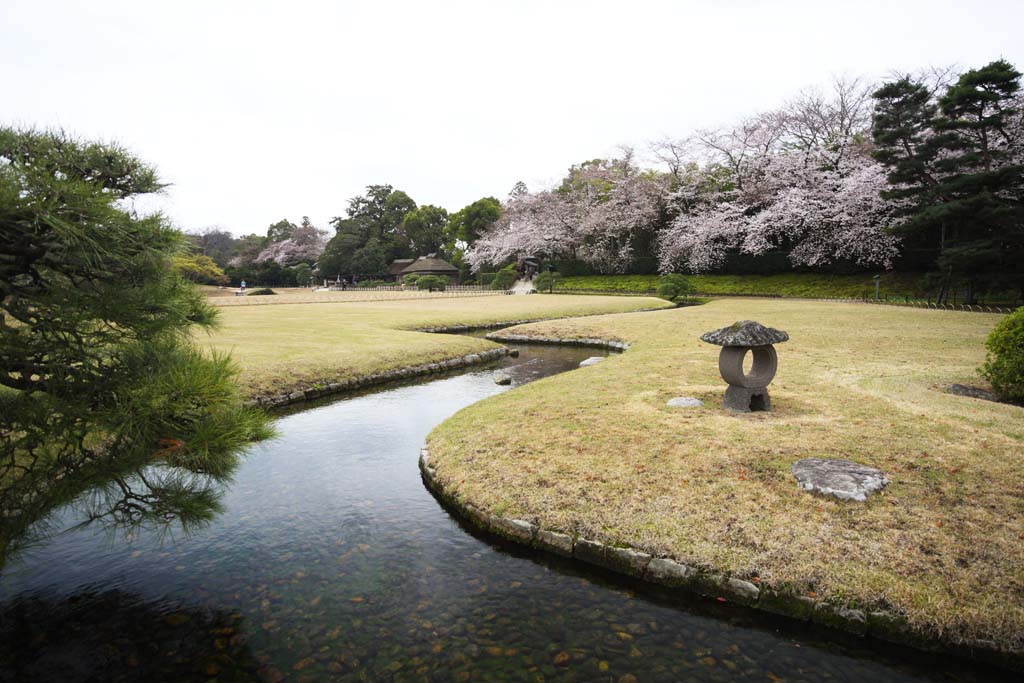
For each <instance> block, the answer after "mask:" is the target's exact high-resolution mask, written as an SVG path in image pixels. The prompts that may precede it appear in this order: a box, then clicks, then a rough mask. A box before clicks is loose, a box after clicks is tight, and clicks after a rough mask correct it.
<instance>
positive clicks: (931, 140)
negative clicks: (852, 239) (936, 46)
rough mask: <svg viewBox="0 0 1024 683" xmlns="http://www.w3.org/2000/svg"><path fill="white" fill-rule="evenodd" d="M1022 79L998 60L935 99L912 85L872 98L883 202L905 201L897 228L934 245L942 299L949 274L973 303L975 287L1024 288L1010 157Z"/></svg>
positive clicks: (1023, 234) (1022, 176)
mask: <svg viewBox="0 0 1024 683" xmlns="http://www.w3.org/2000/svg"><path fill="white" fill-rule="evenodd" d="M1020 76H1021V74H1020V73H1019V72H1018V71H1017V70H1016V69H1014V68H1013V67H1012V66H1011V65H1010V64H1009V63H1007V62H1005V61H1002V60H1000V61H996V62H992V63H991V64H989V65H987V66H985V67H982V68H981V69H974V70H971V71H968V72H966V73H964V74H963V75H962V76H961V77H960V78H959V80H958V81H957V82H956V83H955V84H953V85H952V86H950V87H949V88H948V89H947V91H946V92H945V93H944V94H943V95H942V96H941V97H940V98H939V99H938V101H935V99H934V97H933V95H932V93H931V92H930V91H929V90H928V88H927V87H926V86H925V85H924V84H922V83H918V82H914V81H913V80H911V79H910V78H902V79H899V80H897V81H895V82H893V83H888V84H886V85H884V86H882V87H881V88H879V89H878V90H877V91H876V92H875V93H874V98H875V100H876V112H875V117H874V121H873V128H872V132H873V137H874V141H875V145H876V151H875V158H876V159H878V160H879V161H880V162H882V163H883V164H885V165H886V167H887V168H888V179H889V183H890V185H891V187H890V189H889V190H888V191H887V192H885V193H884V195H885V196H886V197H887V198H890V199H893V200H895V201H896V202H899V203H902V212H903V214H904V220H903V221H902V223H901V224H900V225H899V227H898V230H899V231H901V232H902V233H903V234H904V235H905V236H906V237H907V238H908V239H909V240H928V241H931V242H933V243H935V244H936V245H937V259H936V265H937V266H938V267H939V268H940V269H941V271H942V272H943V274H944V276H945V285H944V287H943V288H942V289H943V294H942V295H940V298H941V297H942V296H943V295H944V292H945V289H946V285H948V284H949V282H950V281H951V280H952V279H953V278H954V277H956V278H959V279H961V280H962V281H963V282H964V283H965V285H966V287H967V300H968V301H969V302H970V301H973V299H974V297H975V296H976V294H977V290H978V286H979V284H982V285H994V284H1006V283H1010V282H1012V283H1013V284H1015V285H1016V286H1017V287H1022V286H1024V282H1022V273H1024V265H1022V263H1024V203H1022V198H1024V167H1022V166H1021V165H1020V164H1019V163H1015V160H1014V159H1013V158H1012V157H1011V156H1009V155H1008V153H1007V150H1008V149H1009V148H1010V142H1011V140H1012V136H1013V131H1010V130H1009V128H1010V126H1013V125H1017V126H1019V125H1020V118H1019V115H1018V114H1019V112H1017V111H1016V109H1015V108H1014V106H1013V105H1014V98H1015V96H1016V94H1017V92H1018V90H1019V88H1020Z"/></svg>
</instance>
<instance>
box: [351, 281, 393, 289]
mask: <svg viewBox="0 0 1024 683" xmlns="http://www.w3.org/2000/svg"><path fill="white" fill-rule="evenodd" d="M389 284H391V283H390V282H388V281H387V280H360V281H359V285H358V286H359V287H366V288H368V289H372V288H373V287H383V286H384V285H389Z"/></svg>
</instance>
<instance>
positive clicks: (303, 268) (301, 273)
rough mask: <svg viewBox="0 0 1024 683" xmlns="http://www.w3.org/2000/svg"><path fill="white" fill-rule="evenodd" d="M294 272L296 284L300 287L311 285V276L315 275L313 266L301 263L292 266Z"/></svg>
mask: <svg viewBox="0 0 1024 683" xmlns="http://www.w3.org/2000/svg"><path fill="white" fill-rule="evenodd" d="M292 273H294V274H295V284H297V285H298V286H299V287H306V286H308V285H309V280H310V278H312V277H313V268H311V267H310V265H309V264H308V263H300V264H299V265H297V266H295V267H294V268H292Z"/></svg>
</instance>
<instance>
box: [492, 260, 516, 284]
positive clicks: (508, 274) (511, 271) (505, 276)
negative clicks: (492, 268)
mask: <svg viewBox="0 0 1024 683" xmlns="http://www.w3.org/2000/svg"><path fill="white" fill-rule="evenodd" d="M518 277H519V274H518V273H516V267H515V266H513V265H508V266H505V267H504V268H502V269H501V270H499V271H498V272H497V273H495V274H494V279H493V280H491V289H509V288H511V287H512V285H514V284H515V283H516V279H517V278H518Z"/></svg>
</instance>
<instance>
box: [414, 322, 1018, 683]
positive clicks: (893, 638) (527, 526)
mask: <svg viewBox="0 0 1024 683" xmlns="http://www.w3.org/2000/svg"><path fill="white" fill-rule="evenodd" d="M484 336H486V338H487V339H490V340H492V341H496V342H500V343H506V344H526V343H532V344H542V345H548V346H556V347H580V346H584V347H588V348H591V349H606V350H607V349H610V350H614V351H626V350H628V349H629V344H627V343H625V342H621V341H616V340H606V339H597V338H568V339H563V338H558V337H539V336H531V335H525V334H510V333H507V332H505V331H503V330H500V331H497V332H492V333H488V334H486V335H484ZM419 467H420V473H421V474H422V476H423V481H424V483H425V484H426V486H427V488H429V489H430V490H431V491H432V492H433V493H434V494H435V495H436V496H437V497H438V499H439V500H440V501H441V502H442V503H443V504H444V505H446V506H447V507H448V508H449V509H450V510H451V511H452V512H453V513H454V514H457V515H459V516H461V517H462V518H463V519H465V520H466V521H467V522H468V523H469V524H471V525H472V526H474V527H476V528H477V529H479V530H481V531H483V532H484V533H489V534H491V535H493V536H496V537H500V538H502V539H505V540H507V541H510V542H513V543H517V544H520V545H523V546H526V547H531V548H535V549H538V550H540V551H542V552H544V553H547V554H553V555H559V556H561V557H567V558H573V559H575V560H578V561H580V562H583V563H585V564H588V565H592V566H596V567H601V568H603V569H605V570H608V571H611V572H614V573H616V574H622V575H625V576H630V577H633V578H636V579H640V580H642V581H644V582H648V583H653V584H658V585H661V586H664V587H667V588H671V589H675V590H678V591H685V592H689V593H694V594H697V595H700V596H703V597H705V598H712V599H715V600H722V601H728V602H732V603H735V604H737V605H743V606H745V607H748V608H752V609H757V610H762V611H765V612H769V613H771V614H775V615H779V616H782V617H786V618H789V619H794V620H797V621H805V622H813V623H816V624H819V625H822V626H825V627H828V628H830V629H835V630H838V631H845V632H847V633H851V634H854V635H857V636H865V635H867V636H870V637H872V638H876V639H878V640H882V641H887V642H889V643H893V644H898V645H903V646H909V647H912V648H915V649H919V650H922V651H929V652H945V653H950V654H955V655H957V656H959V657H963V658H966V659H974V660H978V661H985V662H990V663H994V664H996V665H997V666H1000V667H1003V668H1006V669H1010V670H1015V671H1024V658H1022V657H1021V656H1020V655H1019V654H1015V653H1006V652H1003V651H1000V650H998V649H996V648H995V647H993V646H992V645H991V643H988V642H978V643H974V644H973V645H968V644H962V643H957V642H955V641H952V640H950V639H948V638H947V637H946V634H945V633H936V634H930V635H929V634H922V633H920V632H918V631H915V630H914V629H913V628H912V627H911V626H910V625H909V624H908V623H907V621H906V620H905V619H904V618H903V617H902V616H900V615H898V614H896V613H893V612H888V611H865V610H860V609H855V608H852V607H847V606H844V605H840V604H834V603H831V602H828V601H825V600H820V599H816V598H814V597H809V596H807V595H802V594H800V593H795V592H792V591H785V590H771V589H769V588H765V587H762V586H759V585H757V584H755V583H752V582H750V581H747V580H745V579H742V578H737V577H733V576H730V575H729V574H728V573H722V572H713V571H707V570H703V569H700V568H697V567H691V566H688V565H686V564H682V563H680V562H677V561H675V560H674V559H672V558H669V557H653V556H652V555H650V554H649V553H647V552H644V551H643V550H640V549H637V548H633V547H630V546H628V545H606V544H605V543H602V542H601V541H599V540H597V539H588V538H584V537H582V536H579V535H577V534H571V533H567V532H566V531H565V530H562V529H557V528H547V527H545V526H539V525H537V524H534V523H531V522H530V521H528V520H523V519H516V518H511V517H505V516H502V515H501V514H491V513H489V512H487V511H485V510H482V509H480V508H479V507H477V506H476V505H474V504H473V503H472V502H471V501H469V500H466V499H465V497H464V496H463V495H462V494H460V493H459V491H458V486H457V485H456V486H451V484H450V483H449V484H447V485H446V483H445V482H444V481H443V479H442V478H441V477H438V475H437V469H436V462H435V461H434V460H432V459H431V456H430V449H429V448H428V447H427V446H426V445H424V446H423V447H422V448H421V449H420V458H419ZM540 521H541V524H542V523H543V520H540Z"/></svg>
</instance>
